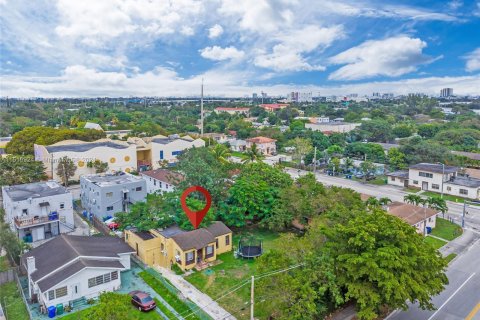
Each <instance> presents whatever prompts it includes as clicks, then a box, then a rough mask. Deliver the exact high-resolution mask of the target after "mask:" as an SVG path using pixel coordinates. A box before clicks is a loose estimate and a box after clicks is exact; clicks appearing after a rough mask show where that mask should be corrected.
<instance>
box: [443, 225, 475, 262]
mask: <svg viewBox="0 0 480 320" xmlns="http://www.w3.org/2000/svg"><path fill="white" fill-rule="evenodd" d="M478 239H480V233H479V232H477V231H475V230H472V229H469V228H468V229H464V231H463V233H462V235H461V236H460V237H458V238H455V239H453V240H452V241H450V242H449V243H447V244H446V245H444V246H443V247H441V248H440V249H438V251H440V253H441V254H442V255H443V256H444V257H446V256H448V255H449V254H451V253H455V254H457V255H459V254H460V253H462V252H463V251H464V250H465V249H467V248H468V247H470V246H471V245H473V244H474V243H475V241H477V240H478Z"/></svg>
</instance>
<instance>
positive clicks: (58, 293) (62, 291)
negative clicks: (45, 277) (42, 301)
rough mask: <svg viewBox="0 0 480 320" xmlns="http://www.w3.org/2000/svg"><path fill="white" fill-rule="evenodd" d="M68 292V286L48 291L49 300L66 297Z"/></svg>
mask: <svg viewBox="0 0 480 320" xmlns="http://www.w3.org/2000/svg"><path fill="white" fill-rule="evenodd" d="M67 294H68V288H67V287H66V286H65V287H61V288H57V289H54V290H50V291H48V300H55V299H58V298H61V297H65V296H66V295H67Z"/></svg>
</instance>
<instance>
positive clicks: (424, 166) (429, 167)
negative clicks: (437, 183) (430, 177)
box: [410, 163, 458, 173]
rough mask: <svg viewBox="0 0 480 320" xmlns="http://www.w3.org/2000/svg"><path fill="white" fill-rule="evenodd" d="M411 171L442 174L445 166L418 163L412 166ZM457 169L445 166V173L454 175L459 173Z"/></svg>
mask: <svg viewBox="0 0 480 320" xmlns="http://www.w3.org/2000/svg"><path fill="white" fill-rule="evenodd" d="M410 169H414V170H421V171H427V172H434V173H442V171H443V166H442V165H441V164H435V163H418V164H414V165H411V166H410ZM457 171H458V168H457V167H452V166H445V173H454V172H457Z"/></svg>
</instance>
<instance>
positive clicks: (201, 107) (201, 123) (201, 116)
mask: <svg viewBox="0 0 480 320" xmlns="http://www.w3.org/2000/svg"><path fill="white" fill-rule="evenodd" d="M200 135H201V136H202V137H203V78H202V93H201V97H200Z"/></svg>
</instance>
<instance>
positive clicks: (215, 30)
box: [208, 24, 223, 39]
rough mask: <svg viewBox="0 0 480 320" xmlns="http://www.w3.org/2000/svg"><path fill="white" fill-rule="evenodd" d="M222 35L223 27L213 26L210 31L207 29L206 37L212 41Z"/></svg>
mask: <svg viewBox="0 0 480 320" xmlns="http://www.w3.org/2000/svg"><path fill="white" fill-rule="evenodd" d="M222 33H223V27H222V26H221V25H219V24H216V25H214V26H213V27H211V28H210V29H208V37H209V38H210V39H214V38H217V37H219V36H220V35H221V34H222Z"/></svg>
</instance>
